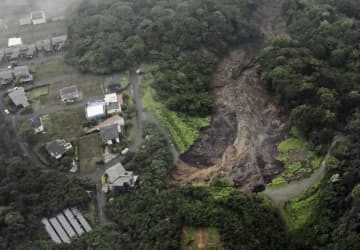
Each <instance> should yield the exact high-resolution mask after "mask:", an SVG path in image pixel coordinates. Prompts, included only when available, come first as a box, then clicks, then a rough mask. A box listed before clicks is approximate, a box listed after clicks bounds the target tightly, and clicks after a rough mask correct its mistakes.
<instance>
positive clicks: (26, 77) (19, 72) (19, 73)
mask: <svg viewBox="0 0 360 250" xmlns="http://www.w3.org/2000/svg"><path fill="white" fill-rule="evenodd" d="M13 73H14V76H15V80H16V81H17V82H19V83H29V82H32V80H33V79H34V78H33V75H32V74H30V72H29V68H28V66H17V67H14V71H13Z"/></svg>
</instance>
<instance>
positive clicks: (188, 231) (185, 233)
mask: <svg viewBox="0 0 360 250" xmlns="http://www.w3.org/2000/svg"><path fill="white" fill-rule="evenodd" d="M201 233H202V236H201ZM200 241H202V242H200ZM204 244H205V245H204ZM200 245H202V246H203V248H200ZM181 249H182V250H197V249H208V250H215V249H216V250H221V249H224V248H223V246H222V244H221V240H220V234H219V232H218V231H217V230H216V228H195V227H187V226H185V227H183V230H182V238H181Z"/></svg>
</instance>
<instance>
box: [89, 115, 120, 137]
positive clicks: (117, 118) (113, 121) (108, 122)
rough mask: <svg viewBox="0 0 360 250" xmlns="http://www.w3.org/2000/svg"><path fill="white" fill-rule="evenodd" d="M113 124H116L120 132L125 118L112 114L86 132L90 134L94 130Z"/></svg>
mask: <svg viewBox="0 0 360 250" xmlns="http://www.w3.org/2000/svg"><path fill="white" fill-rule="evenodd" d="M113 124H116V126H117V130H118V133H122V128H123V127H124V126H125V120H124V118H122V117H121V116H119V115H113V116H111V117H110V118H107V119H106V120H104V121H102V122H100V123H99V124H98V125H96V126H94V127H92V128H91V129H89V130H87V133H88V134H90V133H93V132H95V131H100V129H101V128H102V127H106V126H109V125H113Z"/></svg>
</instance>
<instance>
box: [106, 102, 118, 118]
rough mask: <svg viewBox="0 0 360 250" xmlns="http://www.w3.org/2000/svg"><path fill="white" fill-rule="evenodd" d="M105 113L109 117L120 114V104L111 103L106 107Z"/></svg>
mask: <svg viewBox="0 0 360 250" xmlns="http://www.w3.org/2000/svg"><path fill="white" fill-rule="evenodd" d="M106 111H107V113H108V114H109V115H112V114H116V113H120V112H121V104H120V102H112V103H109V104H108V105H106Z"/></svg>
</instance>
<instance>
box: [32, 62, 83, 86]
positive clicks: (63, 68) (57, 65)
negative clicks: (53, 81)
mask: <svg viewBox="0 0 360 250" xmlns="http://www.w3.org/2000/svg"><path fill="white" fill-rule="evenodd" d="M29 68H30V70H31V71H32V72H34V78H35V80H36V81H42V80H47V79H50V78H52V77H58V76H59V75H68V74H76V73H78V72H77V71H76V70H75V69H74V68H73V67H71V66H70V65H67V64H65V62H64V58H63V57H59V58H54V59H51V60H47V61H44V62H39V63H31V64H30V65H29Z"/></svg>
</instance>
